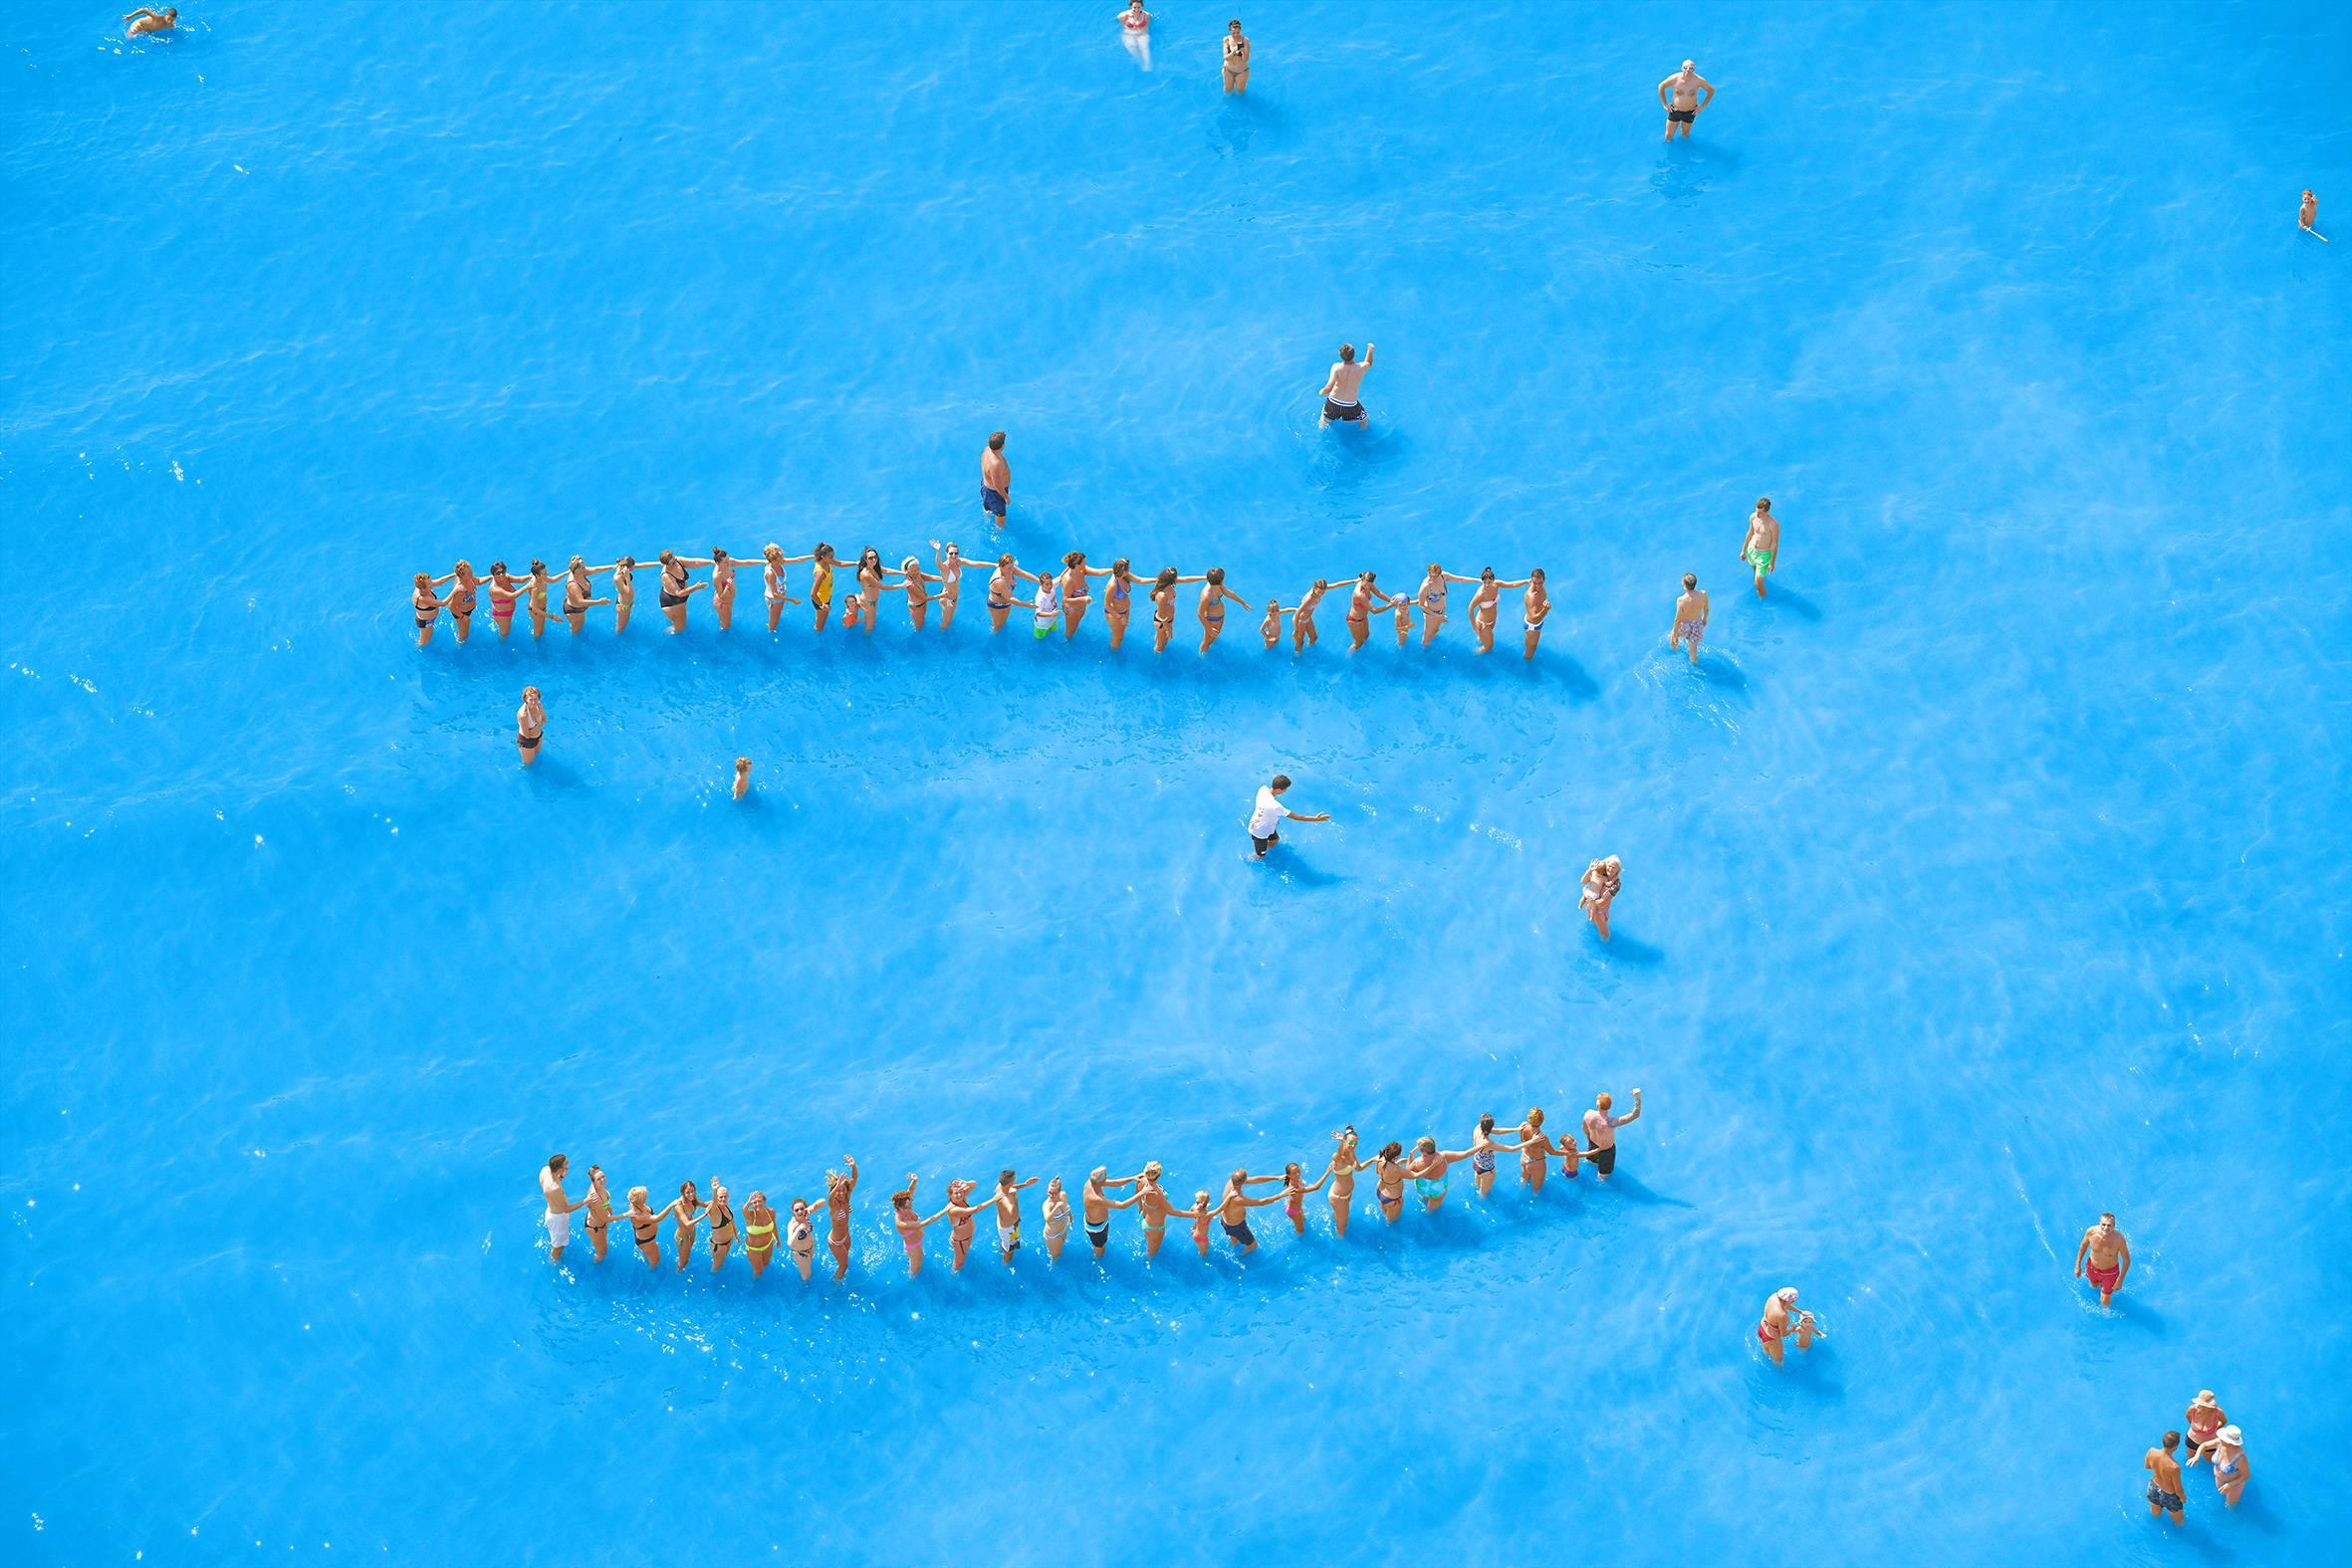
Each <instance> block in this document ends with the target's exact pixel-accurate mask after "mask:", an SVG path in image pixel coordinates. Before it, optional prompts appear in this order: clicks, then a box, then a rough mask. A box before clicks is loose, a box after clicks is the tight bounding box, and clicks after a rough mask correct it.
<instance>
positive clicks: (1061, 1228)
mask: <svg viewBox="0 0 2352 1568" xmlns="http://www.w3.org/2000/svg"><path fill="white" fill-rule="evenodd" d="M1068 1238H1069V1194H1067V1193H1065V1192H1063V1191H1062V1190H1061V1178H1060V1177H1058V1176H1057V1177H1055V1178H1054V1180H1052V1181H1050V1182H1048V1183H1047V1184H1046V1257H1047V1259H1048V1260H1049V1261H1052V1262H1057V1263H1058V1262H1060V1261H1061V1243H1062V1242H1063V1241H1065V1240H1067V1239H1068Z"/></svg>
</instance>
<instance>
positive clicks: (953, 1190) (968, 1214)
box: [947, 1181, 996, 1274]
mask: <svg viewBox="0 0 2352 1568" xmlns="http://www.w3.org/2000/svg"><path fill="white" fill-rule="evenodd" d="M979 1185H980V1184H979V1183H978V1182H971V1181H960V1182H950V1183H948V1184H947V1239H948V1243H949V1247H950V1252H949V1255H950V1256H951V1257H952V1258H953V1259H954V1264H953V1266H954V1269H955V1272H957V1273H959V1274H960V1273H962V1272H963V1271H964V1263H965V1261H966V1260H967V1259H969V1258H970V1257H971V1255H972V1217H973V1216H974V1215H976V1214H978V1213H980V1211H981V1210H983V1209H986V1208H988V1207H990V1206H991V1205H992V1204H994V1203H995V1202H996V1200H995V1199H994V1198H984V1199H982V1200H981V1201H980V1202H978V1203H974V1202H972V1192H973V1189H975V1188H977V1187H978V1186H979Z"/></svg>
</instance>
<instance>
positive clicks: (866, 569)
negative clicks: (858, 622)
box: [857, 545, 890, 637]
mask: <svg viewBox="0 0 2352 1568" xmlns="http://www.w3.org/2000/svg"><path fill="white" fill-rule="evenodd" d="M889 574H890V573H889V568H888V567H886V566H884V565H883V564H882V553H881V552H880V551H878V550H876V549H874V548H873V547H872V546H871V545H868V546H866V547H865V550H864V553H863V554H861V555H860V556H859V557H858V558H857V596H858V598H859V599H860V600H862V601H863V602H864V604H865V613H864V614H863V615H862V616H861V617H859V618H860V619H862V620H863V621H864V622H865V634H866V635H867V636H869V637H870V636H872V635H873V634H874V622H875V621H877V620H879V619H881V617H880V616H879V615H877V614H876V613H875V611H876V610H878V609H879V608H880V607H881V601H882V579H883V578H884V577H886V576H888V575H889Z"/></svg>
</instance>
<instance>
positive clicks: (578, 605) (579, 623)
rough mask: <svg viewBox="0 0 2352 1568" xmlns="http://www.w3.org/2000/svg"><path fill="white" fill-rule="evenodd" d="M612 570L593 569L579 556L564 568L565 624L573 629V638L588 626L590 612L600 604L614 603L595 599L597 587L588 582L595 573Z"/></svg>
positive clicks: (609, 568)
mask: <svg viewBox="0 0 2352 1568" xmlns="http://www.w3.org/2000/svg"><path fill="white" fill-rule="evenodd" d="M611 569H612V568H611V567H610V566H596V567H593V568H591V567H590V566H589V565H588V561H587V560H583V559H582V558H581V557H579V556H575V557H573V558H572V561H571V563H570V564H569V565H567V566H566V567H565V568H564V624H565V625H567V626H570V627H571V628H572V635H573V636H575V637H577V636H579V635H580V633H581V629H582V628H583V627H584V626H585V625H587V623H588V611H589V610H591V609H594V608H595V607H596V606H597V605H599V604H609V603H611V602H612V601H611V600H610V599H599V598H595V597H593V596H592V595H593V594H594V593H595V591H596V585H595V584H594V583H592V582H590V581H589V580H588V577H589V576H590V575H591V574H592V573H593V572H594V571H609V570H611Z"/></svg>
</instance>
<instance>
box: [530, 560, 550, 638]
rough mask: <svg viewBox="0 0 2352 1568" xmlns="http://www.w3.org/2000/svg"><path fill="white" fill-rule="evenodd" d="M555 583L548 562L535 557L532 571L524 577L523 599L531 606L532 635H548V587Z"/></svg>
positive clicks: (532, 562)
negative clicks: (549, 571)
mask: <svg viewBox="0 0 2352 1568" xmlns="http://www.w3.org/2000/svg"><path fill="white" fill-rule="evenodd" d="M555 585H556V583H555V579H554V578H553V577H550V576H549V575H548V572H547V562H546V561H544V560H539V559H538V558H536V557H534V558H533V559H532V561H531V573H530V575H528V576H526V577H525V578H524V579H523V601H524V602H525V603H526V604H528V605H530V606H531V635H532V636H534V637H544V636H546V635H547V616H548V608H547V595H548V589H550V588H552V587H554V586H555Z"/></svg>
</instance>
